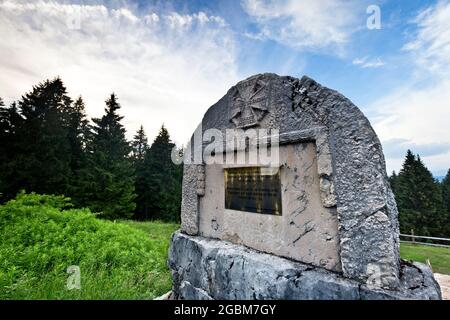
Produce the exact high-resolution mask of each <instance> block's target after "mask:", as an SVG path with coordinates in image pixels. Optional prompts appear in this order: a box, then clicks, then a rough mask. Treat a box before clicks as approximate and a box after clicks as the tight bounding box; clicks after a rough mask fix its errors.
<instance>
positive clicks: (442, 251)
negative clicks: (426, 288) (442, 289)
mask: <svg viewBox="0 0 450 320" xmlns="http://www.w3.org/2000/svg"><path fill="white" fill-rule="evenodd" d="M400 255H401V257H402V258H403V259H405V260H413V261H419V262H423V263H425V262H426V260H427V259H429V260H430V263H431V266H432V267H433V272H437V273H443V274H450V248H441V247H431V246H424V245H418V244H408V243H402V244H400Z"/></svg>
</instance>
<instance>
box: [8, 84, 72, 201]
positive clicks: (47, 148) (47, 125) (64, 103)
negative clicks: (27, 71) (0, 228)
mask: <svg viewBox="0 0 450 320" xmlns="http://www.w3.org/2000/svg"><path fill="white" fill-rule="evenodd" d="M71 103H72V100H71V99H70V97H69V96H68V95H67V90H66V88H65V86H64V84H63V82H62V81H61V79H60V78H55V79H53V80H46V81H44V82H43V83H40V84H38V85H37V86H35V87H33V90H32V91H31V92H29V93H27V94H25V95H24V96H22V99H21V100H20V101H19V113H20V115H21V116H22V117H23V121H21V123H20V126H18V127H17V128H16V132H15V138H16V142H17V145H16V146H17V149H16V152H15V154H14V159H12V161H11V170H12V172H13V173H14V176H12V177H11V178H12V181H10V182H11V184H12V188H11V190H10V191H11V192H17V191H19V190H14V186H20V188H24V189H25V190H27V191H35V192H38V193H47V194H64V193H66V192H67V190H68V184H69V181H70V162H71V152H70V144H69V141H68V139H67V135H68V129H67V126H66V125H65V117H66V116H65V114H66V111H67V108H70V105H71Z"/></svg>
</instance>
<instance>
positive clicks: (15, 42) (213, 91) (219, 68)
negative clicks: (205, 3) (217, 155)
mask: <svg viewBox="0 0 450 320" xmlns="http://www.w3.org/2000/svg"><path fill="white" fill-rule="evenodd" d="M0 39H2V40H1V41H0V60H1V61H2V64H1V65H0V88H1V89H0V90H1V91H0V96H2V97H3V98H5V100H6V101H9V102H11V101H12V100H13V99H14V100H15V99H18V98H19V97H20V96H21V95H22V94H23V93H25V92H28V91H30V90H31V88H32V85H34V84H36V83H38V82H40V81H42V80H44V79H46V78H52V77H54V76H56V75H59V76H61V78H62V79H63V81H64V82H65V83H66V85H67V87H68V90H69V93H70V94H71V96H73V97H76V96H77V95H79V94H81V95H82V96H83V97H84V99H85V101H86V105H87V111H88V114H89V115H90V116H93V117H98V116H101V114H102V113H103V108H104V100H105V99H106V98H107V96H108V95H109V94H110V93H111V92H113V91H114V92H115V93H116V94H117V95H118V97H119V102H120V103H121V104H122V107H123V108H122V111H121V112H122V114H123V115H125V119H124V121H125V122H124V123H125V125H126V127H127V129H128V131H129V136H132V135H133V133H134V131H135V130H137V129H138V126H139V125H140V124H141V123H142V124H143V125H144V127H145V128H146V130H147V133H148V134H149V136H150V138H151V139H153V137H154V136H155V134H156V133H157V130H158V129H159V127H160V126H161V124H162V123H163V122H164V123H165V125H166V126H167V127H168V129H169V132H170V133H171V134H172V136H173V137H174V138H175V140H177V141H178V142H180V143H184V142H185V141H186V140H187V139H189V137H190V135H191V133H192V132H193V130H194V129H195V127H196V125H197V124H198V123H199V122H200V121H201V118H202V116H203V114H204V112H205V111H206V109H207V108H208V107H209V106H210V105H212V104H213V103H215V102H216V101H217V100H218V99H220V98H221V97H222V96H223V95H224V94H225V93H226V90H227V89H228V88H229V87H230V86H231V85H232V84H234V83H235V82H236V81H237V80H238V79H239V77H238V72H237V68H236V53H235V52H236V50H235V44H234V40H233V36H232V32H231V31H230V30H229V28H228V27H227V25H226V23H225V22H224V21H223V19H221V18H220V17H215V16H209V15H207V14H205V13H203V12H197V13H194V14H192V15H180V14H178V13H176V12H147V13H145V14H144V15H142V16H140V15H137V14H135V13H134V12H133V10H131V9H129V8H127V7H126V6H123V7H121V8H117V9H111V8H107V7H105V6H103V5H70V4H62V3H58V2H55V1H43V0H40V1H33V2H28V3H24V2H15V1H0Z"/></svg>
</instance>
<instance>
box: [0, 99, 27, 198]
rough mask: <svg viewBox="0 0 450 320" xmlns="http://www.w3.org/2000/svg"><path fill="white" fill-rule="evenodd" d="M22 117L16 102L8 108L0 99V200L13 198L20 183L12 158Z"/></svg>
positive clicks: (16, 150) (16, 145)
mask: <svg viewBox="0 0 450 320" xmlns="http://www.w3.org/2000/svg"><path fill="white" fill-rule="evenodd" d="M22 121H23V118H22V117H21V116H20V114H19V111H18V109H17V104H16V102H13V103H12V104H11V105H10V107H9V108H7V107H5V106H4V104H3V101H1V99H0V196H1V197H0V201H1V202H3V201H5V200H9V199H11V198H13V197H14V196H15V195H16V193H17V191H18V190H20V188H22V187H21V185H20V183H19V180H17V175H16V173H15V170H17V169H20V168H17V166H16V165H15V161H14V159H15V158H16V157H17V155H18V144H17V130H18V128H19V127H20V126H21V123H22Z"/></svg>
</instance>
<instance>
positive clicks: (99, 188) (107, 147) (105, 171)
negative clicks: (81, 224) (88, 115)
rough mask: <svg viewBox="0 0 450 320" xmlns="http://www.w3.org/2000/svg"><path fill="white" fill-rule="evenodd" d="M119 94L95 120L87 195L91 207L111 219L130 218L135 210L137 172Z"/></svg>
mask: <svg viewBox="0 0 450 320" xmlns="http://www.w3.org/2000/svg"><path fill="white" fill-rule="evenodd" d="M119 109H120V104H119V103H118V102H117V98H116V96H115V94H112V95H111V96H110V98H109V99H108V100H106V108H105V115H104V116H103V117H102V118H99V119H93V122H94V127H93V139H92V143H90V146H89V152H90V153H91V154H90V156H89V169H88V174H87V176H88V178H87V179H86V182H87V184H86V185H85V188H84V196H83V197H84V198H85V199H86V202H87V204H88V205H89V207H90V208H91V209H92V210H93V211H96V212H100V213H101V214H100V215H101V216H102V217H104V218H108V219H118V218H129V217H131V215H132V213H133V210H134V209H135V206H136V205H135V203H134V201H133V200H134V198H135V193H134V172H133V166H132V161H131V159H130V157H129V154H130V151H131V148H130V145H129V143H128V141H127V140H126V139H125V128H124V127H123V125H122V124H121V123H120V121H121V120H122V119H123V117H121V116H119V115H118V114H117V111H118V110H119Z"/></svg>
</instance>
